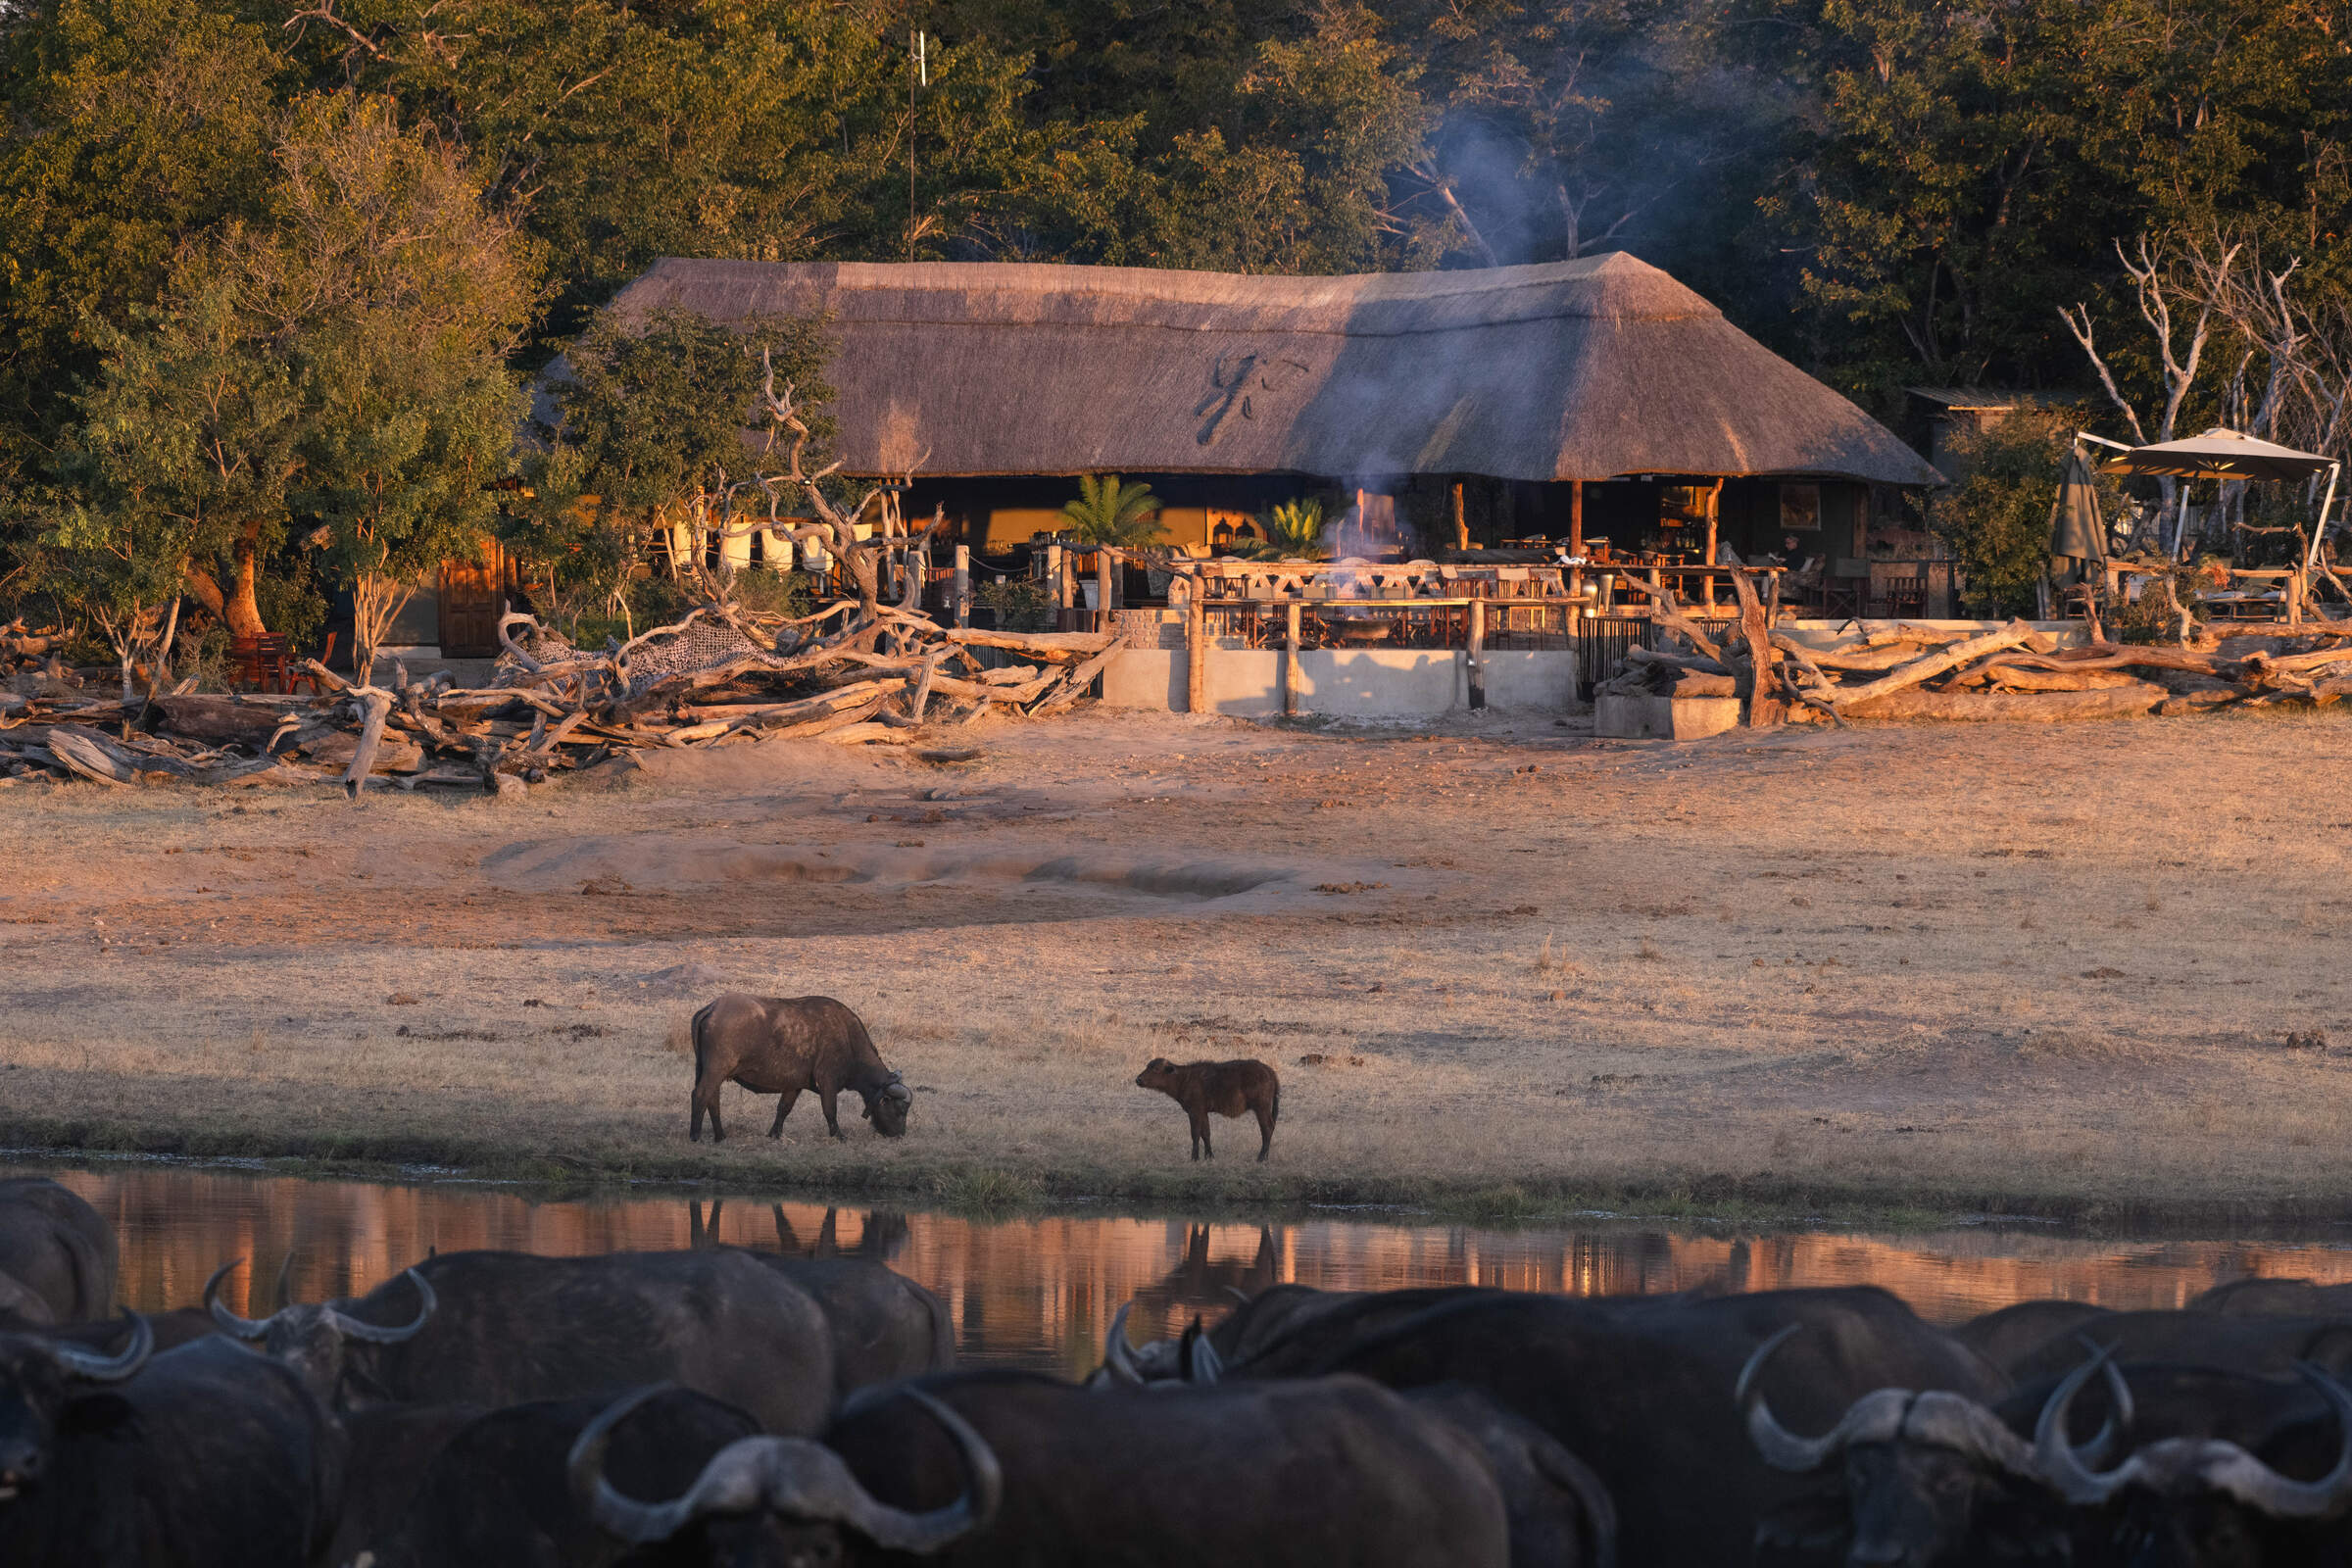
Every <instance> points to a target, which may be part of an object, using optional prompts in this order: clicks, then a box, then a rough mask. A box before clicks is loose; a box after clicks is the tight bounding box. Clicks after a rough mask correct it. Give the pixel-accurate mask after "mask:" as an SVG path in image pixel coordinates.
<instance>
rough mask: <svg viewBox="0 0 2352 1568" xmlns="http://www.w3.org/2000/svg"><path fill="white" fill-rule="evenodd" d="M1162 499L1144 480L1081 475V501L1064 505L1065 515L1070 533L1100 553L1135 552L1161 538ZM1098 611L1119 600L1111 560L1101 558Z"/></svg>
mask: <svg viewBox="0 0 2352 1568" xmlns="http://www.w3.org/2000/svg"><path fill="white" fill-rule="evenodd" d="M1159 512H1160V501H1159V497H1157V496H1155V495H1153V494H1152V487H1151V486H1150V485H1148V484H1145V483H1144V482H1143V481H1142V480H1140V479H1139V480H1137V481H1136V482H1135V483H1133V484H1129V483H1127V482H1126V481H1125V480H1123V479H1121V478H1120V477H1119V476H1118V475H1117V474H1115V473H1105V474H1100V475H1097V474H1085V473H1082V474H1080V475H1079V476H1078V499H1076V500H1075V501H1068V502H1064V503H1063V504H1062V508H1061V515H1062V516H1064V517H1065V518H1067V519H1068V520H1069V525H1070V534H1071V537H1072V538H1074V539H1075V540H1076V541H1077V542H1078V543H1079V544H1082V545H1091V546H1093V547H1095V548H1096V549H1098V550H1102V549H1105V548H1107V549H1111V550H1133V549H1136V548H1138V547H1139V546H1142V545H1148V544H1150V543H1152V541H1153V540H1155V539H1157V538H1158V537H1159ZM1095 580H1096V583H1097V585H1098V586H1097V588H1096V592H1095V594H1094V595H1093V597H1094V598H1095V599H1096V600H1097V603H1096V604H1095V605H1094V607H1093V608H1094V609H1096V610H1109V609H1111V608H1113V607H1112V606H1111V605H1110V604H1107V603H1103V602H1102V601H1104V600H1106V599H1108V598H1112V597H1115V595H1114V594H1113V593H1112V590H1111V584H1112V583H1114V582H1115V581H1116V580H1117V579H1116V578H1115V577H1114V576H1113V575H1112V573H1111V570H1110V558H1109V557H1107V556H1100V557H1098V558H1097V565H1096V568H1095Z"/></svg>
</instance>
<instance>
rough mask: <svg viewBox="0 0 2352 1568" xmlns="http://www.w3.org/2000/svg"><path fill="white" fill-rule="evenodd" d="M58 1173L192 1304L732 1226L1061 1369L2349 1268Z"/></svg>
mask: <svg viewBox="0 0 2352 1568" xmlns="http://www.w3.org/2000/svg"><path fill="white" fill-rule="evenodd" d="M53 1174H55V1175H56V1176H57V1179H58V1180H60V1181H62V1182H64V1183H65V1184H66V1185H67V1186H69V1187H71V1188H73V1190H74V1191H75V1192H77V1193H79V1194H81V1195H82V1197H84V1198H86V1199H88V1200H89V1201H91V1202H92V1203H93V1204H95V1205H96V1206H97V1208H98V1210H99V1212H101V1213H103V1214H105V1215H106V1216H107V1217H108V1218H110V1219H111V1220H112V1221H113V1222H114V1225H115V1229H116V1232H117V1234H118V1235H119V1236H121V1237H122V1238H123V1287H122V1290H123V1300H124V1301H125V1303H126V1304H128V1305H131V1306H136V1307H139V1308H141V1309H144V1310H150V1311H160V1310H163V1309H166V1308H169V1307H174V1306H186V1305H190V1304H192V1303H194V1302H195V1301H196V1299H197V1298H198V1295H199V1293H200V1292H201V1291H202V1289H203V1286H204V1280H205V1277H206V1276H207V1275H208V1274H210V1273H211V1272H212V1270H213V1269H214V1268H215V1267H216V1266H218V1265H219V1264H221V1263H222V1262H224V1261H226V1260H228V1259H229V1258H233V1257H244V1258H247V1259H250V1260H251V1262H252V1264H253V1267H252V1268H250V1269H248V1270H245V1271H242V1272H241V1273H240V1274H239V1275H238V1276H236V1277H235V1278H233V1279H232V1280H230V1281H229V1282H228V1284H227V1286H226V1287H225V1289H224V1296H225V1299H227V1300H228V1303H229V1304H230V1305H231V1306H234V1307H236V1308H237V1309H238V1310H240V1311H243V1312H247V1313H251V1314H255V1315H259V1314H260V1313H261V1312H262V1311H265V1310H267V1309H268V1308H269V1307H270V1306H271V1305H274V1304H275V1303H274V1301H273V1300H272V1298H273V1297H274V1295H275V1290H274V1280H275V1278H276V1276H277V1274H278V1272H279V1269H280V1267H281V1265H283V1264H284V1263H285V1261H286V1259H287V1258H288V1256H289V1254H291V1256H292V1266H291V1268H290V1270H288V1280H289V1285H290V1289H291V1291H292V1293H293V1295H294V1297H295V1298H296V1299H305V1300H317V1299H322V1298H325V1297H330V1296H346V1295H356V1294H358V1293H360V1292H362V1291H366V1290H368V1289H369V1288H370V1287H372V1286H374V1285H375V1284H377V1283H378V1282H379V1281H381V1280H383V1279H385V1278H387V1277H388V1276H390V1275H391V1274H393V1273H396V1272H397V1271H398V1270H399V1269H401V1268H403V1267H405V1266H406V1265H407V1264H409V1263H412V1262H414V1261H416V1260H417V1259H418V1258H420V1257H422V1256H424V1255H425V1254H426V1253H428V1252H430V1251H434V1250H444V1251H456V1250H463V1249H468V1248H508V1249H514V1250H521V1251H532V1252H546V1253H583V1252H609V1251H628V1250H662V1249H669V1248H682V1247H694V1246H702V1245H710V1244H711V1243H713V1242H722V1243H725V1244H727V1245H729V1246H735V1247H751V1248H760V1249H762V1250H784V1251H788V1252H794V1253H799V1254H802V1255H807V1256H853V1257H872V1258H875V1259H878V1260H880V1261H883V1262H887V1263H888V1264H889V1265H890V1266H891V1267H893V1268H895V1269H898V1270H899V1271H900V1272H902V1273H904V1274H907V1276H909V1277H911V1278H913V1279H916V1280H919V1281H921V1282H922V1283H923V1284H925V1285H927V1286H929V1287H930V1288H931V1289H933V1290H935V1291H937V1292H939V1293H940V1295H941V1296H942V1297H944V1298H945V1299H946V1300H947V1301H948V1303H949V1306H950V1308H951V1309H952V1311H953V1312H954V1314H955V1321H956V1334H957V1340H958V1344H959V1346H960V1348H961V1350H962V1353H963V1354H964V1356H965V1357H966V1358H968V1359H970V1360H974V1361H988V1362H996V1363H1001V1364H1010V1365H1019V1366H1031V1367H1038V1368H1043V1369H1047V1370H1059V1371H1065V1372H1075V1371H1080V1370H1083V1369H1085V1368H1087V1367H1090V1366H1092V1365H1093V1364H1094V1363H1095V1360H1096V1359H1097V1353H1098V1350H1099V1348H1100V1346H1101V1344H1102V1332H1103V1324H1104V1323H1105V1322H1107V1321H1108V1318H1109V1314H1110V1313H1111V1312H1112V1311H1113V1310H1115V1309H1116V1308H1117V1306H1118V1304H1119V1303H1120V1302H1122V1301H1125V1300H1127V1299H1130V1298H1132V1299H1135V1301H1136V1302H1137V1305H1136V1309H1135V1313H1134V1320H1135V1323H1136V1331H1137V1332H1138V1333H1139V1334H1141V1333H1145V1332H1150V1333H1173V1332H1175V1331H1176V1330H1177V1329H1178V1328H1180V1327H1181V1326H1182V1324H1183V1322H1184V1321H1185V1320H1186V1319H1188V1318H1189V1317H1191V1316H1192V1315H1193V1314H1194V1313H1196V1312H1198V1313H1202V1314H1205V1315H1207V1316H1209V1317H1210V1318H1211V1319H1212V1320H1213V1318H1214V1316H1215V1314H1217V1313H1219V1312H1221V1311H1223V1310H1224V1308H1225V1306H1226V1305H1227V1304H1228V1303H1229V1302H1230V1301H1231V1299H1232V1297H1231V1295H1230V1294H1229V1293H1230V1292H1232V1291H1237V1290H1238V1291H1242V1292H1245V1293H1253V1292H1256V1291H1258V1290H1261V1289H1263V1288H1264V1287H1266V1286H1267V1285H1271V1284H1274V1283H1276V1282H1280V1281H1288V1282H1296V1283H1299V1284H1303V1285H1313V1286H1318V1287H1322V1288H1324V1289H1331V1290H1382V1289H1391V1288H1395V1287H1400V1286H1408V1285H1454V1284H1480V1285H1495V1286H1501V1287H1504V1288H1507V1289H1511V1290H1522V1291H1552V1292H1562V1293H1567V1294H1572V1295H1597V1294H1630V1293H1648V1292H1661V1291H1679V1290H1688V1289H1691V1288H1692V1287H1695V1286H1701V1285H1709V1284H1712V1285H1716V1286H1718V1287H1720V1288H1723V1289H1728V1290H1736V1291H1752V1290H1769V1289H1777V1288H1781V1287H1787V1286H1800V1285H1859V1284H1875V1285H1883V1286H1885V1287H1887V1289H1889V1290H1892V1291H1894V1292H1896V1293H1897V1294H1899V1295H1901V1296H1902V1297H1903V1298H1904V1299H1907V1300H1909V1301H1910V1302H1911V1304H1912V1305H1913V1306H1914V1307H1916V1308H1917V1309H1918V1310H1919V1311H1920V1312H1922V1313H1923V1314H1925V1315H1926V1316H1928V1317H1930V1318H1932V1319H1935V1320H1936V1321H1938V1322H1957V1321H1959V1320H1960V1319H1962V1318H1966V1317H1970V1316H1973V1315H1974V1314H1976V1313H1978V1312H1983V1311H1988V1310H1990V1309H1991V1308H1993V1307H1996V1306H2004V1305H2007V1304H2008V1303H2009V1302H2011V1301H2018V1300H2024V1299H2030V1298H2035V1297H2063V1298H2066V1299H2074V1300H2082V1301H2093V1302H2097V1303H2099V1304H2101V1305H2105V1306H2114V1307H2150V1306H2178V1305H2180V1304H2181V1303H2182V1302H2184V1301H2186V1300H2187V1299H2189V1298H2190V1297H2192V1296H2194V1295H2196V1294H2197V1293H2198V1292H2199V1291H2202V1290H2204V1289H2205V1288H2206V1287H2208V1286H2210V1285H2212V1284H2215V1283H2216V1282H2218V1281H2221V1280H2225V1279H2235V1278H2238V1277H2240V1276H2243V1275H2248V1274H2262V1275H2269V1276H2274V1277H2295V1278H2305V1279H2314V1280H2320V1281H2323V1282H2327V1283H2331V1284H2332V1283H2344V1282H2352V1249H2347V1247H2345V1246H2344V1245H2341V1244H2338V1243H2333V1242H2295V1241H2286V1242H2271V1241H2262V1242H2229V1241H2198V1240H2150V1241H2129V1240H2125V1241H2118V1240H2114V1239H2092V1238H2080V1237H2069V1236H2065V1235H2062V1234H2053V1233H2052V1232H2051V1231H2050V1230H2049V1229H2048V1228H2046V1227H2029V1228H2023V1229H2004V1228H1994V1227H1973V1228H1968V1229H1961V1230H1952V1231H1940V1232H1929V1233H1924V1234H1909V1235H1902V1236H1876V1235H1868V1234H1856V1233H1850V1232H1836V1233H1828V1232H1814V1233H1799V1234H1788V1235H1769V1234H1767V1235H1737V1234H1723V1233H1718V1232H1713V1231H1702V1230H1696V1229H1693V1230H1677V1229H1670V1228H1664V1227H1660V1226H1655V1225H1645V1224H1642V1223H1639V1222H1623V1221H1620V1222H1594V1223H1592V1224H1589V1225H1577V1226H1566V1227H1556V1228H1541V1229H1526V1230H1517V1231H1509V1232H1496V1231H1483V1230H1476V1229H1472V1228H1468V1227H1464V1226H1455V1225H1425V1224H1409V1223H1397V1222H1393V1221H1389V1220H1379V1221H1372V1220H1363V1219H1338V1218H1333V1219H1309V1220H1303V1221H1297V1222H1290V1223H1282V1224H1271V1225H1261V1224H1252V1223H1208V1224H1202V1223H1194V1222H1188V1221H1185V1220H1181V1219H1177V1220H1170V1219H1142V1218H1135V1217H1131V1216H1120V1215H1113V1214H1103V1215H1086V1216H1066V1215H1064V1216H1054V1217H1047V1218H1023V1219H1005V1220H982V1219H972V1218H965V1217H961V1216H957V1215H952V1214H929V1213H902V1212H898V1211H895V1210H890V1209H862V1208H851V1207H828V1206H826V1205H824V1204H821V1203H806V1202H766V1201H750V1200H744V1199H727V1200H723V1201H715V1202H712V1201H698V1200H692V1199H680V1198H676V1197H664V1198H644V1199H618V1200H614V1199H603V1198H600V1199H593V1200H588V1201H565V1202H538V1201H532V1200H530V1199H529V1198H526V1197H524V1196H522V1195H520V1194H517V1193H515V1192H512V1191H509V1190H506V1189H502V1188H496V1187H484V1186H479V1185H474V1184H469V1183H455V1182H447V1183H431V1184H426V1185H420V1186H381V1185H375V1184H371V1183H364V1182H314V1181H302V1180H298V1179H294V1178H290V1177H270V1176H255V1175H246V1174H243V1173H239V1172H233V1171H220V1170H190V1169H178V1168H165V1169H155V1168H148V1167H116V1168H102V1169H97V1170H64V1171H56V1172H53ZM257 1281H258V1282H259V1283H257Z"/></svg>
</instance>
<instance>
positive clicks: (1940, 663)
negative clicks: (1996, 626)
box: [1831, 620, 2034, 713]
mask: <svg viewBox="0 0 2352 1568" xmlns="http://www.w3.org/2000/svg"><path fill="white" fill-rule="evenodd" d="M2032 635H2034V628H2033V627H2031V626H2029V625H2027V624H2026V623H2025V622H2024V621H2022V620H2013V621H2011V622H2010V623H2009V624H2008V625H2006V626H2004V627H2002V628H2001V629H2000V630H1999V631H1990V632H1986V633H1985V634H1984V635H1983V636H1981V637H1971V638H1969V639H1967V640H1966V641H1965V642H1957V643H1953V644H1951V645H1949V646H1948V647H1945V648H1941V649H1938V650H1937V651H1936V652H1935V653H1933V654H1929V655H1927V656H1926V657H1925V658H1921V659H1915V660H1913V661H1912V662H1909V663H1907V664H1904V665H1902V666H1900V667H1899V668H1897V669H1895V670H1893V671H1891V672H1889V673H1887V674H1885V675H1882V676H1880V677H1879V678H1878V679H1877V680H1874V681H1870V682H1867V683H1866V684H1864V685H1861V686H1847V687H1841V688H1840V689H1839V690H1838V692H1837V693H1836V695H1835V696H1833V697H1832V698H1831V701H1832V702H1834V703H1835V704H1836V705H1837V707H1838V711H1839V712H1841V713H1851V712H1852V711H1854V705H1855V704H1857V703H1867V702H1871V701H1873V700H1875V699H1879V698H1884V697H1888V696H1891V695H1893V694H1894V693H1896V692H1900V691H1906V690H1908V689H1910V688H1911V687H1913V686H1917V685H1920V684H1922V683H1923V682H1926V681H1929V680H1933V679H1934V678H1935V677H1936V676H1937V675H1940V674H1942V673H1943V672H1944V671H1945V670H1947V669H1956V668H1958V667H1959V666H1960V665H1962V664H1965V663H1967V662H1969V661H1970V660H1972V659H1976V658H1980V657H1982V656H1983V655H1985V654H1989V653H1992V652H1994V651H1996V650H1998V649H2003V648H2015V647H2016V646H2017V645H2018V644H2020V643H2022V642H2024V641H2025V640H2026V639H2027V638H2028V637H2031V636H2032Z"/></svg>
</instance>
